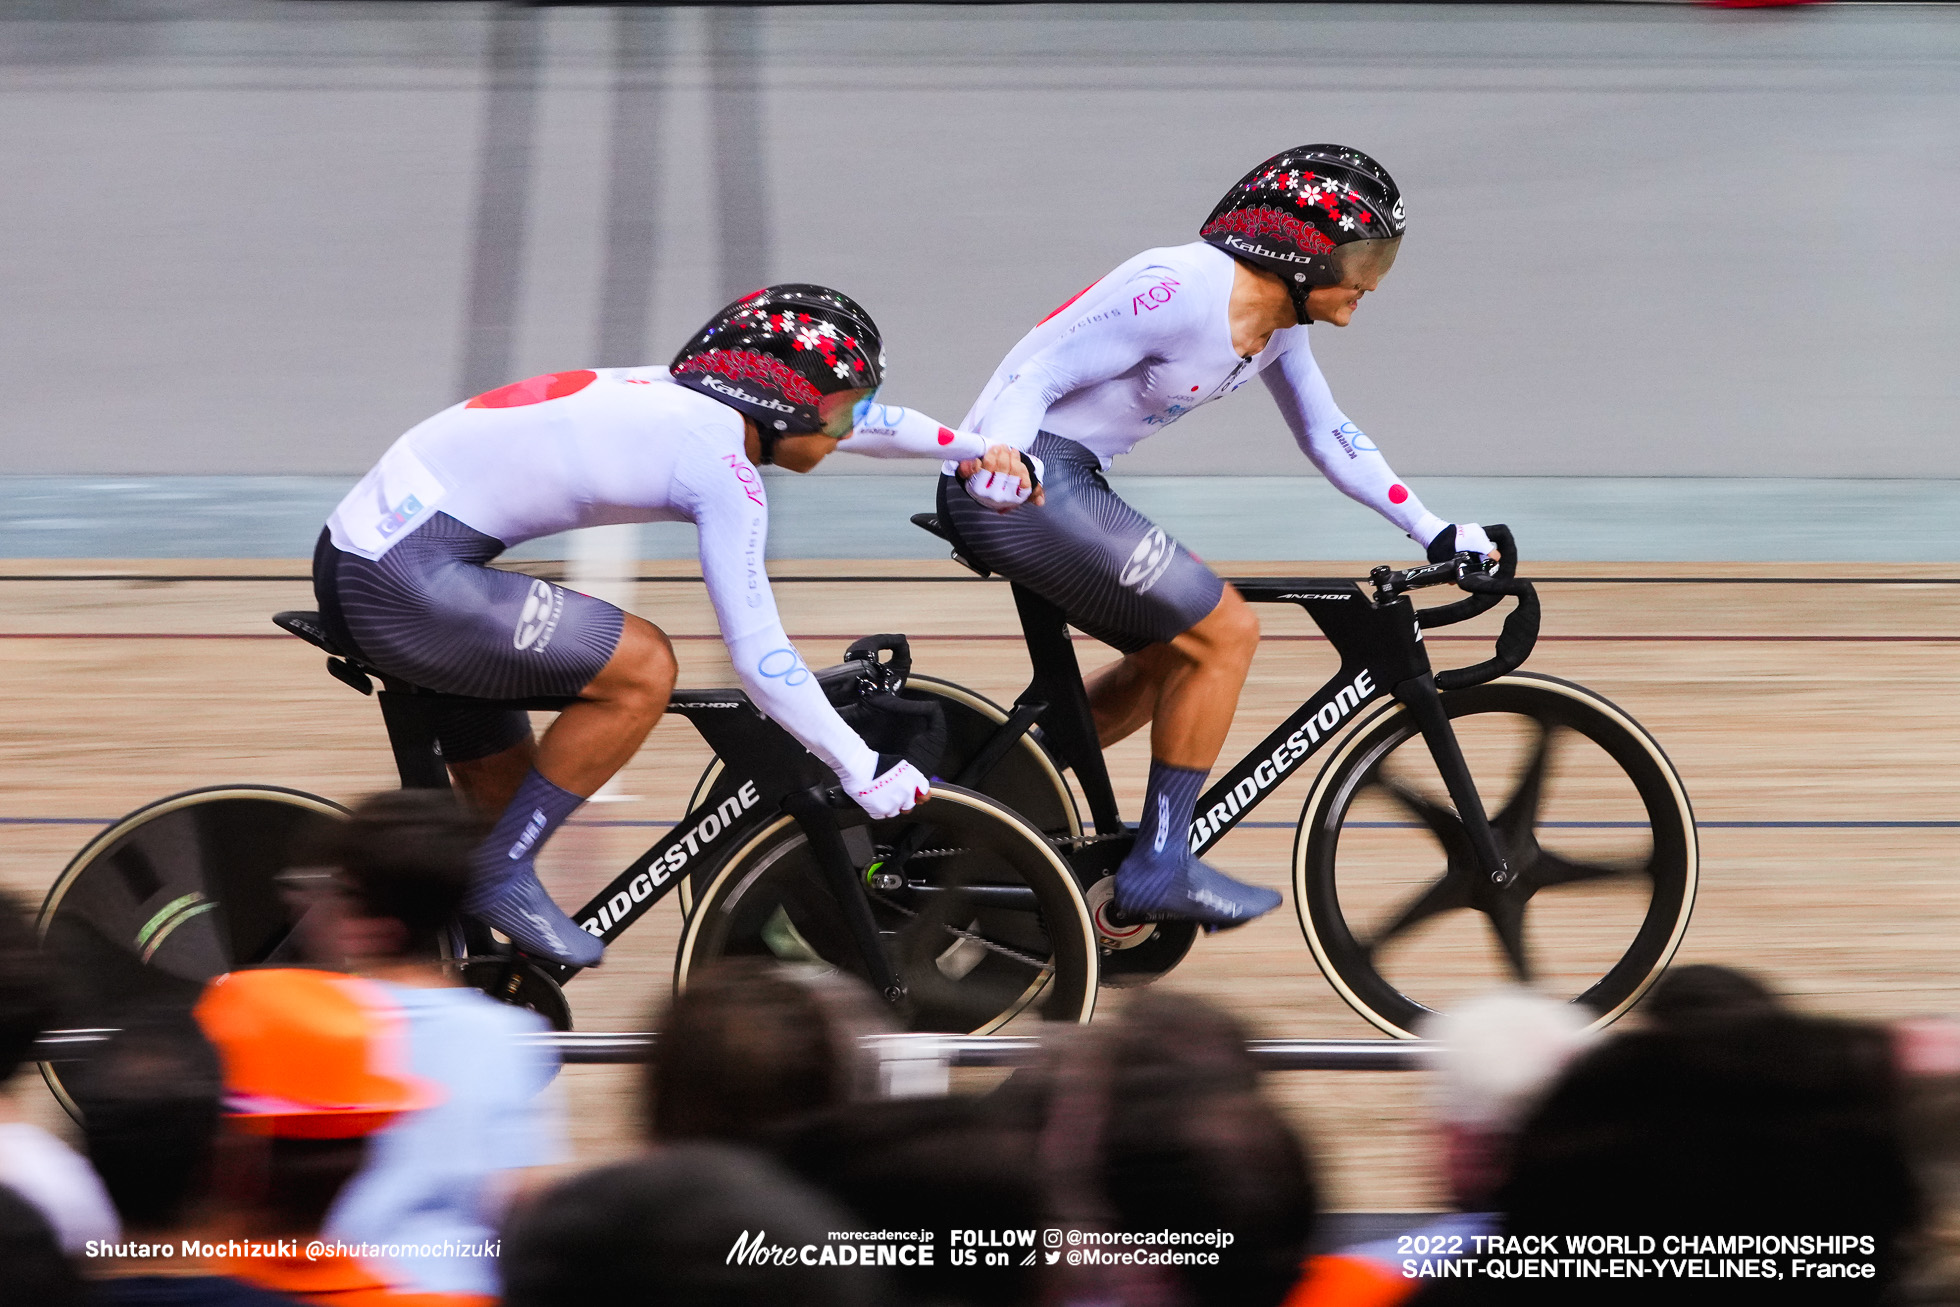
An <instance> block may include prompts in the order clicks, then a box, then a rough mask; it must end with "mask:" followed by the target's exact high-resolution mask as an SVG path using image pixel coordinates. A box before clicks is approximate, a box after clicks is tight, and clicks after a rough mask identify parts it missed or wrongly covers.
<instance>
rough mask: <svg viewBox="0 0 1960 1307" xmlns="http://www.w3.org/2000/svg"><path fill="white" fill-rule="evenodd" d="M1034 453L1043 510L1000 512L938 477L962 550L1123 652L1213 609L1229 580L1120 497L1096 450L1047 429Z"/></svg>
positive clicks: (1027, 507)
mask: <svg viewBox="0 0 1960 1307" xmlns="http://www.w3.org/2000/svg"><path fill="white" fill-rule="evenodd" d="M1032 452H1033V453H1034V455H1035V456H1036V457H1037V458H1039V459H1040V460H1041V462H1042V466H1043V467H1044V468H1045V469H1046V472H1045V473H1044V475H1043V477H1042V483H1041V487H1042V490H1043V491H1044V492H1045V494H1046V496H1047V502H1046V503H1045V504H1044V505H1043V506H1042V507H1040V508H1036V507H1034V506H1033V505H1032V504H1023V505H1021V507H1019V508H1017V509H1015V510H1014V511H1013V512H1011V513H997V512H995V511H994V510H993V509H991V508H988V507H986V506H985V505H982V504H977V503H975V502H974V501H973V500H972V499H971V498H970V497H968V495H967V493H966V488H965V486H963V485H962V484H961V483H960V480H959V478H958V477H953V476H941V477H940V478H939V520H940V521H941V522H944V523H947V524H948V525H949V526H950V528H951V530H952V533H953V535H954V536H956V537H957V538H958V539H959V541H960V542H961V545H962V549H961V552H962V553H964V554H965V555H967V557H969V558H971V559H972V560H973V561H974V562H976V563H979V564H981V565H982V566H984V567H986V568H988V569H989V570H991V571H995V572H998V573H1000V574H1001V575H1002V576H1004V577H1006V578H1007V579H1008V580H1010V581H1017V582H1019V583H1020V584H1022V585H1025V586H1026V587H1028V589H1030V590H1033V591H1034V592H1035V593H1036V594H1038V595H1040V596H1041V597H1042V598H1044V599H1046V600H1048V601H1049V602H1050V603H1052V604H1054V605H1055V606H1056V607H1058V608H1060V609H1061V610H1062V611H1063V612H1064V613H1067V614H1068V620H1069V624H1070V625H1072V626H1074V627H1076V628H1077V629H1079V630H1082V631H1086V632H1087V633H1088V634H1090V635H1093V636H1095V637H1096V639H1098V640H1101V641H1103V642H1104V643H1105V644H1110V645H1114V646H1115V647H1116V648H1118V649H1121V650H1122V651H1123V652H1124V653H1135V652H1136V651H1137V650H1139V649H1142V648H1144V647H1145V646H1146V645H1153V644H1162V643H1164V642H1165V641H1167V640H1171V639H1173V638H1175V637H1176V636H1179V635H1182V634H1183V633H1184V632H1186V631H1188V630H1190V629H1191V628H1192V627H1194V626H1196V625H1197V624H1198V623H1199V622H1201V621H1203V620H1204V619H1205V618H1206V617H1207V616H1209V615H1210V613H1211V610H1212V609H1214V608H1216V607H1218V601H1219V599H1220V598H1221V597H1222V596H1223V595H1224V593H1225V583H1224V582H1223V581H1221V580H1220V579H1219V578H1218V576H1217V574H1216V573H1214V572H1213V571H1212V570H1211V569H1210V568H1209V567H1206V566H1205V565H1204V564H1203V563H1202V562H1200V561H1199V560H1198V558H1197V556H1196V555H1194V554H1193V553H1191V551H1190V550H1188V549H1186V548H1185V547H1184V546H1183V545H1181V544H1179V543H1178V542H1177V541H1175V540H1173V539H1171V538H1170V537H1169V536H1167V535H1165V534H1164V532H1163V531H1162V530H1161V529H1160V528H1159V527H1158V526H1157V525H1156V524H1155V523H1154V522H1152V521H1151V520H1150V519H1149V518H1147V517H1145V516H1144V515H1143V514H1141V513H1139V512H1137V511H1136V509H1134V508H1131V507H1130V506H1129V505H1128V504H1126V503H1124V502H1123V500H1122V499H1121V498H1119V497H1118V496H1117V494H1116V492H1115V491H1113V490H1111V489H1110V488H1109V482H1107V481H1105V480H1104V479H1103V474H1102V465H1101V462H1100V461H1099V460H1098V459H1097V458H1096V456H1095V455H1094V454H1092V453H1090V452H1089V451H1088V450H1086V449H1084V448H1083V447H1082V446H1081V445H1078V444H1076V443H1075V442H1074V441H1073V440H1065V439H1063V438H1062V437H1061V436H1057V435H1053V434H1051V433H1049V432H1046V431H1044V432H1042V433H1041V434H1040V435H1038V436H1036V437H1035V442H1034V448H1033V451H1032Z"/></svg>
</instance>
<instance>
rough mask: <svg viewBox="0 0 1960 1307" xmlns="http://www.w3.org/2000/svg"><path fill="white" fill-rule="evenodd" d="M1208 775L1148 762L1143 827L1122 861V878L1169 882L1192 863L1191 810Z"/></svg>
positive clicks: (1153, 761)
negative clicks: (1187, 864) (1147, 783)
mask: <svg viewBox="0 0 1960 1307" xmlns="http://www.w3.org/2000/svg"><path fill="white" fill-rule="evenodd" d="M1209 774H1210V773H1209V772H1208V771H1200V770H1199V769H1197V768H1195V767H1173V766H1171V764H1169V763H1167V762H1159V761H1158V760H1157V759H1155V758H1152V759H1151V760H1150V784H1149V786H1148V788H1146V789H1145V790H1144V792H1143V824H1142V825H1140V826H1139V827H1138V828H1137V842H1136V847H1135V848H1133V849H1131V850H1130V856H1129V857H1128V858H1125V859H1124V860H1123V871H1124V872H1125V874H1128V875H1133V876H1135V877H1136V878H1137V879H1138V880H1140V881H1149V882H1152V883H1155V882H1157V881H1158V880H1159V879H1160V878H1162V880H1164V881H1165V882H1168V881H1169V880H1170V878H1171V877H1173V876H1175V875H1177V873H1178V872H1179V871H1181V870H1183V868H1184V864H1185V863H1186V862H1188V861H1190V859H1191V845H1190V830H1191V808H1192V806H1193V805H1194V804H1196V803H1197V801H1198V792H1199V791H1200V790H1202V789H1204V787H1205V777H1206V776H1207V775H1209Z"/></svg>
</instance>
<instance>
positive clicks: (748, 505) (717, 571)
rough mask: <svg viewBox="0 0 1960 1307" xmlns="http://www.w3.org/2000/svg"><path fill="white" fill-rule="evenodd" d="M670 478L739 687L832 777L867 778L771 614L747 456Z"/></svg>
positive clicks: (758, 492) (866, 761)
mask: <svg viewBox="0 0 1960 1307" xmlns="http://www.w3.org/2000/svg"><path fill="white" fill-rule="evenodd" d="M744 474H746V475H744ZM675 476H676V479H677V480H681V481H683V482H684V483H685V485H686V488H687V491H688V496H689V498H690V499H691V500H692V501H693V502H692V504H691V507H692V509H693V512H694V525H695V529H696V531H697V532H698V533H699V536H700V542H701V579H702V580H704V581H706V582H707V585H708V598H709V600H710V601H711V602H712V603H713V604H714V606H715V619H716V621H717V622H718V623H719V624H720V626H721V638H722V641H723V642H724V643H725V644H726V645H727V646H728V656H729V658H730V659H731V660H732V661H733V662H734V664H735V675H736V676H737V677H739V678H740V679H741V682H742V688H743V689H744V690H746V691H748V694H749V698H750V699H751V700H753V701H754V703H755V706H756V707H757V708H759V709H761V711H762V713H763V715H764V716H766V717H768V718H769V719H770V720H771V721H773V722H775V723H776V724H777V725H778V726H781V727H782V728H783V729H784V730H786V731H788V732H789V733H790V734H791V735H793V736H795V737H796V739H797V741H798V742H799V743H801V744H802V745H803V747H804V748H806V749H808V750H809V751H810V752H811V753H813V754H815V755H816V756H817V757H819V758H821V759H823V761H824V763H825V765H826V766H828V767H829V768H830V769H831V770H832V771H834V772H836V773H837V774H838V775H839V777H843V776H844V775H845V774H846V772H851V773H854V774H856V775H860V776H867V777H868V776H870V775H871V774H872V773H873V772H874V771H875V770H876V763H877V754H876V753H874V752H873V751H872V749H871V748H870V746H869V745H867V744H865V742H864V741H863V740H862V739H860V738H859V736H858V734H857V732H856V731H853V730H852V729H851V728H850V727H849V726H848V725H846V724H845V722H844V719H843V718H841V717H839V716H838V715H837V710H836V709H835V708H833V707H831V706H830V701H829V700H828V699H826V698H825V697H824V694H823V690H822V689H821V688H820V687H819V686H818V685H817V678H816V676H815V675H814V674H813V673H812V672H811V671H810V669H809V668H808V667H807V666H806V665H805V664H804V662H803V657H802V655H801V654H799V653H797V651H796V646H795V645H793V644H791V643H790V639H789V636H788V635H787V634H786V633H785V632H784V631H783V622H782V618H781V616H780V615H779V614H778V613H777V612H776V597H775V594H774V592H773V591H771V589H770V588H769V575H768V573H767V572H765V571H764V570H763V561H762V559H763V546H764V544H765V543H766V542H767V541H768V538H769V506H768V504H767V503H766V502H765V500H764V498H763V493H762V488H761V487H762V480H761V478H760V477H758V476H757V475H756V472H755V469H754V468H752V467H750V466H749V463H748V460H747V459H744V458H741V457H740V456H738V455H735V454H724V455H722V456H721V457H720V458H719V459H711V458H709V457H701V458H696V459H690V460H689V461H688V462H687V463H686V464H685V465H683V466H682V467H681V468H679V469H677V470H676V473H675Z"/></svg>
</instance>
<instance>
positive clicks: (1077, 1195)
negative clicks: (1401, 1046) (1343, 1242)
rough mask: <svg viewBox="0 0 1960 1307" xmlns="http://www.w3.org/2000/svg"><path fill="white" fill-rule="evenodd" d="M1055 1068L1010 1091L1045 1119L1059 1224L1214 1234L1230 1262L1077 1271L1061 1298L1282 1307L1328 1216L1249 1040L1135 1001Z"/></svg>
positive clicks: (1210, 1248)
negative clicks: (1318, 1223) (1226, 1242)
mask: <svg viewBox="0 0 1960 1307" xmlns="http://www.w3.org/2000/svg"><path fill="white" fill-rule="evenodd" d="M1049 1045H1050V1055H1049V1058H1048V1061H1047V1063H1046V1065H1045V1066H1043V1067H1039V1068H1031V1069H1030V1071H1029V1072H1027V1073H1023V1074H1020V1075H1017V1076H1015V1077H1014V1078H1013V1080H1011V1081H1010V1082H1009V1083H1008V1084H1007V1085H1004V1086H1003V1087H1002V1089H1001V1090H1000V1091H999V1093H998V1095H997V1098H998V1099H999V1105H1000V1107H1001V1108H1002V1109H1003V1110H1006V1111H1008V1112H1009V1113H1010V1114H1013V1115H1019V1116H1022V1117H1024V1118H1025V1117H1029V1116H1032V1118H1033V1119H1034V1120H1035V1121H1036V1122H1038V1125H1037V1126H1036V1128H1037V1129H1038V1131H1039V1141H1038V1144H1037V1154H1036V1155H1037V1159H1038V1164H1039V1166H1040V1168H1041V1171H1042V1174H1043V1179H1044V1184H1045V1189H1046V1194H1047V1201H1048V1205H1049V1210H1050V1213H1051V1221H1052V1222H1053V1223H1056V1224H1062V1225H1069V1226H1075V1227H1079V1228H1083V1229H1089V1230H1104V1231H1108V1232H1111V1233H1128V1234H1145V1233H1151V1232H1158V1231H1170V1232H1173V1233H1174V1234H1186V1235H1207V1234H1211V1233H1213V1232H1216V1231H1221V1230H1222V1231H1228V1232H1230V1233H1231V1234H1232V1236H1233V1242H1232V1243H1231V1244H1230V1246H1228V1247H1225V1248H1222V1249H1219V1248H1216V1247H1215V1246H1214V1245H1210V1244H1205V1243H1187V1244H1177V1245H1173V1246H1170V1247H1169V1248H1168V1249H1163V1250H1158V1251H1170V1252H1174V1253H1180V1254H1182V1253H1197V1254H1201V1255H1202V1254H1210V1253H1212V1252H1214V1251H1215V1252H1218V1253H1219V1264H1218V1265H1216V1266H1211V1265H1204V1266H1198V1265H1178V1266H1147V1267H1098V1268H1094V1269H1093V1270H1091V1269H1088V1268H1078V1269H1075V1270H1070V1269H1069V1268H1067V1267H1066V1266H1062V1267H1057V1268H1056V1269H1055V1271H1054V1272H1053V1274H1054V1275H1055V1276H1056V1277H1057V1278H1058V1280H1059V1281H1060V1283H1059V1284H1058V1285H1057V1286H1055V1291H1056V1292H1057V1293H1059V1295H1061V1296H1063V1297H1066V1298H1068V1299H1071V1300H1085V1299H1097V1298H1106V1299H1110V1300H1116V1301H1122V1302H1125V1303H1129V1304H1148V1303H1197V1304H1213V1303H1216V1304H1220V1305H1221V1307H1223V1305H1225V1304H1231V1305H1232V1307H1270V1305H1272V1304H1278V1303H1279V1302H1281V1301H1282V1300H1283V1299H1284V1298H1285V1297H1286V1295H1287V1292H1288V1290H1289V1289H1290V1288H1291V1286H1292V1285H1293V1283H1294V1282H1295V1281H1296V1280H1297V1279H1298V1278H1299V1274H1300V1264H1301V1262H1302V1261H1303V1260H1304V1259H1305V1257H1306V1255H1307V1246H1308V1241H1309V1240H1310V1238H1311V1237H1312V1234H1313V1226H1314V1218H1315V1214H1316V1212H1317V1210H1318V1193H1317V1190H1316V1188H1315V1185H1314V1179H1313V1171H1312V1167H1311V1165H1310V1163H1309V1160H1308V1157H1307V1153H1306V1150H1305V1149H1304V1147H1303V1146H1302V1145H1301V1142H1300V1140H1299V1138H1298V1137H1297V1136H1296V1135H1295V1134H1294V1133H1293V1131H1292V1130H1291V1129H1290V1128H1289V1127H1288V1125H1287V1124H1286V1122H1285V1120H1284V1119H1283V1118H1281V1116H1280V1115H1279V1113H1278V1112H1277V1111H1276V1110H1275V1109H1274V1108H1273V1107H1272V1105H1271V1104H1270V1103H1268V1102H1267V1101H1266V1100H1265V1099H1264V1098H1262V1097H1261V1096H1260V1095H1259V1094H1258V1092H1257V1090H1256V1082H1257V1077H1256V1073H1255V1072H1254V1071H1253V1064H1252V1062H1251V1059H1250V1058H1249V1057H1248V1055H1247V1054H1246V1051H1245V1031H1244V1029H1243V1028H1242V1027H1241V1026H1240V1025H1239V1024H1238V1023H1237V1022H1236V1021H1234V1020H1233V1019H1232V1018H1231V1017H1230V1016H1229V1015H1228V1014H1226V1013H1225V1012H1224V1011H1223V1010H1222V1009H1220V1008H1218V1007H1217V1006H1216V1005H1214V1004H1211V1003H1208V1002H1206V1001H1204V1000H1202V999H1198V998H1194V997H1191V996H1188V995H1178V994H1174V993H1170V992H1168V991H1166V992H1163V993H1157V992H1149V991H1146V992H1145V993H1142V994H1138V995H1135V996H1133V997H1132V998H1131V1000H1130V1001H1129V1003H1127V1004H1126V1005H1125V1008H1124V1011H1123V1014H1122V1016H1121V1017H1120V1019H1119V1020H1117V1021H1116V1022H1114V1023H1111V1024H1110V1025H1108V1026H1100V1027H1095V1028H1092V1029H1089V1030H1069V1031H1058V1032H1052V1033H1051V1034H1050V1037H1049Z"/></svg>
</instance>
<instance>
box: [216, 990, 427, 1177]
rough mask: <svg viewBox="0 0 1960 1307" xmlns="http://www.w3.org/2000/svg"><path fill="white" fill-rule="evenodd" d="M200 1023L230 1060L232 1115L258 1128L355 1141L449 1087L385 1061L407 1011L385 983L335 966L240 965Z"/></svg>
mask: <svg viewBox="0 0 1960 1307" xmlns="http://www.w3.org/2000/svg"><path fill="white" fill-rule="evenodd" d="M195 1011H196V1014H197V1020H198V1024H200V1025H201V1026H203V1027H204V1033H205V1036H206V1037H207V1038H209V1039H210V1041H211V1042H212V1044H214V1045H215V1046H216V1047H217V1050H218V1057H219V1059H220V1061H222V1062H223V1064H224V1073H225V1113H226V1115H228V1116H230V1117H233V1118H234V1119H237V1120H238V1121H239V1122H240V1124H242V1125H243V1126H244V1127H245V1128H246V1129H248V1130H250V1131H252V1132H253V1133H255V1134H266V1135H282V1136H285V1137H287V1138H298V1139H351V1138H355V1137H356V1136H359V1135H369V1134H373V1133H374V1132H375V1131H377V1130H379V1129H381V1128H382V1127H383V1126H385V1125H387V1124H388V1123H389V1122H390V1121H392V1120H394V1118H395V1117H397V1116H399V1115H400V1114H401V1113H403V1112H413V1111H417V1110H419V1109H421V1108H424V1107H431V1106H433V1105H434V1104H436V1103H438V1102H440V1101H441V1100H442V1097H443V1094H442V1089H441V1088H440V1087H439V1086H437V1085H435V1084H433V1083H431V1082H429V1081H426V1080H423V1079H421V1078H419V1077H417V1076H409V1075H403V1074H400V1073H399V1072H395V1071H392V1070H389V1069H386V1068H387V1066H388V1064H389V1063H390V1062H391V1061H392V1060H393V1058H392V1057H391V1055H395V1056H398V1055H399V1052H400V1050H401V1043H402V1041H401V1038H400V1012H399V1009H396V1008H394V1006H393V1005H392V1004H391V1003H389V1002H388V1000H387V998H386V995H385V993H384V992H383V991H381V990H380V989H379V988H378V987H376V986H371V985H369V984H367V983H366V982H364V981H359V980H355V979H353V978H352V977H349V976H341V975H335V974H334V973H332V972H327V971H302V970H298V969H294V968H272V969H267V970H263V971H234V972H231V973H229V974H227V975H222V976H219V977H218V978H217V979H216V980H213V981H212V982H211V983H210V984H209V985H208V986H206V987H205V990H204V996H203V997H202V998H200V999H199V1000H198V1001H197V1007H196V1009H195Z"/></svg>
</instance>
